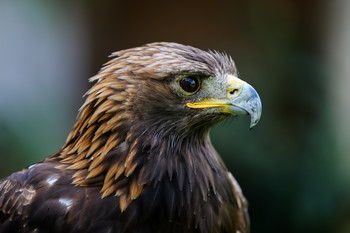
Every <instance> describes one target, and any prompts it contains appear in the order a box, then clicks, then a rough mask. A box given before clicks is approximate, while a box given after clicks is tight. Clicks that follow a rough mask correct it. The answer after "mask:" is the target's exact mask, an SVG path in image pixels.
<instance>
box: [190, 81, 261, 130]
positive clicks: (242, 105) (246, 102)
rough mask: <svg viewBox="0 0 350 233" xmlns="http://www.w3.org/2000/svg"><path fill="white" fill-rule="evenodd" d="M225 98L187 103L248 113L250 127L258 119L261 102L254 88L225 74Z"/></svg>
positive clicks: (199, 106) (237, 113) (234, 113)
mask: <svg viewBox="0 0 350 233" xmlns="http://www.w3.org/2000/svg"><path fill="white" fill-rule="evenodd" d="M226 83H227V88H226V92H227V93H226V98H225V99H217V98H206V99H204V100H203V101H200V102H195V103H187V104H186V105H187V107H189V108H213V107H216V108H217V109H218V110H217V111H218V112H225V113H230V114H232V115H249V116H250V129H251V128H253V127H254V126H255V125H256V124H257V123H258V122H259V120H260V117H261V112H262V104H261V100H260V97H259V95H258V93H257V92H256V91H255V89H254V88H253V87H252V86H251V85H249V84H248V83H246V82H244V81H243V80H241V79H239V78H237V77H234V76H232V75H228V76H227V80H226Z"/></svg>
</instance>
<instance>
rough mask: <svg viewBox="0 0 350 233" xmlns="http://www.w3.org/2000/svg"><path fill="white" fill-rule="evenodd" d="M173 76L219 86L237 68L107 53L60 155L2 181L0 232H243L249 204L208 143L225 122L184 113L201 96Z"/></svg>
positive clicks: (186, 52) (158, 50) (154, 51)
mask: <svg viewBox="0 0 350 233" xmlns="http://www.w3.org/2000/svg"><path fill="white" fill-rule="evenodd" d="M179 73H195V74H199V75H200V76H201V77H202V76H203V78H206V79H207V80H212V81H211V82H214V83H219V84H217V85H221V84H220V83H223V82H224V80H223V79H224V78H223V77H225V75H227V74H232V75H236V68H235V65H234V63H233V61H232V59H231V58H230V57H228V56H227V55H223V54H220V53H217V52H211V51H209V52H204V51H202V50H199V49H196V48H193V47H190V46H184V45H180V44H176V43H153V44H147V45H145V46H142V47H138V48H133V49H128V50H122V51H119V52H116V53H113V54H112V59H111V60H110V61H109V62H108V63H107V64H106V65H105V66H104V67H103V68H102V69H101V71H100V73H99V74H97V75H96V76H94V77H92V78H91V79H90V81H91V82H96V83H95V84H94V86H93V87H92V88H91V89H90V90H89V91H88V92H87V94H86V95H87V98H86V101H85V103H84V104H83V105H82V107H81V108H80V110H79V114H78V118H77V122H76V124H75V125H74V127H73V129H72V131H71V133H70V134H69V135H68V138H67V141H66V143H65V145H64V146H63V147H62V149H61V150H59V151H58V152H57V153H55V154H54V155H52V156H50V157H48V158H46V159H44V160H43V161H41V162H39V163H37V164H35V165H33V166H31V167H29V168H27V169H24V170H23V171H20V172H17V173H14V174H12V175H11V176H9V177H7V178H5V179H3V180H1V181H0V232H38V233H39V232H40V233H41V232H117V233H129V232H130V233H150V232H152V233H153V232H169V233H173V232H174V233H175V232H176V233H179V232H183V233H186V232H187V233H189V232H197V233H209V232H211V233H228V232H241V233H243V232H249V218H248V213H247V202H246V200H245V198H244V196H243V195H242V192H241V190H240V188H239V186H238V184H237V182H236V181H235V180H234V178H233V176H232V175H231V174H230V173H229V172H228V171H227V169H226V167H225V165H224V163H223V162H222V160H221V158H220V157H219V155H218V154H217V153H216V151H215V149H214V148H213V146H212V144H211V142H210V139H209V129H210V127H211V126H213V125H214V124H216V123H217V122H219V121H222V120H224V119H226V118H227V117H229V115H227V114H226V115H225V114H217V113H216V112H215V111H212V110H210V109H208V110H206V111H195V110H193V109H189V108H186V105H185V104H186V101H194V100H200V99H203V98H204V97H203V96H201V94H198V95H197V94H196V95H185V94H184V93H183V92H181V91H179V89H177V88H178V86H177V81H176V77H177V76H176V75H177V74H179ZM204 88H205V86H203V89H204ZM218 92H219V90H218ZM203 93H204V94H205V95H208V94H215V95H220V93H210V90H209V89H208V90H203ZM204 94H203V95H204Z"/></svg>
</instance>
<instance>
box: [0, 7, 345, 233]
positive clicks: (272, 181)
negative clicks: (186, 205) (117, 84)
mask: <svg viewBox="0 0 350 233" xmlns="http://www.w3.org/2000/svg"><path fill="white" fill-rule="evenodd" d="M349 9H350V1H346V0H334V1H322V0H318V1H317V0H309V1H303V0H260V1H258V0H256V1H243V0H241V1H238V0H216V1H209V0H202V1H188V0H186V1H185V0H179V1H160V0H157V1H127V0H120V1H44V0H41V1H40V0H30V1H17V0H11V1H10V0H9V1H7V0H0V177H5V176H7V175H9V174H10V173H12V172H14V171H17V170H20V169H22V168H23V167H26V166H28V165H30V164H32V163H35V162H36V161H38V160H41V159H42V158H44V157H46V156H48V155H50V154H53V153H54V152H56V151H57V150H58V149H59V148H60V147H61V146H62V145H63V143H64V141H65V138H66V136H67V135H68V133H69V131H70V129H71V128H72V126H73V124H74V122H75V117H76V115H77V110H78V108H79V106H80V105H81V104H82V103H83V101H84V99H83V98H82V95H83V94H84V93H85V92H86V91H87V90H88V88H89V86H90V85H91V84H89V83H88V81H87V79H88V78H89V77H91V76H93V75H94V74H96V73H97V72H98V70H99V69H100V67H101V65H102V64H103V63H104V62H106V61H107V60H108V58H107V56H108V55H109V54H110V53H111V52H113V51H117V50H120V49H125V48H129V47H134V46H139V45H142V44H145V43H148V42H154V41H175V42H179V43H183V44H188V45H192V46H195V47H199V48H201V49H204V50H207V49H215V50H218V51H226V52H227V53H229V54H231V56H232V57H233V58H234V60H235V62H236V64H237V66H238V69H239V71H240V76H241V78H242V79H244V80H246V81H247V82H249V83H250V84H252V85H253V86H254V87H255V88H256V90H257V91H258V92H259V94H260V97H261V99H262V102H263V115H262V119H261V122H260V123H259V124H258V126H257V127H256V128H254V129H253V130H252V131H249V130H248V125H249V120H248V118H234V119H232V120H229V121H226V122H224V123H223V124H221V125H219V126H217V127H215V128H214V129H213V130H212V141H213V143H214V145H215V147H216V148H217V150H218V151H219V153H220V154H221V155H222V157H223V158H224V160H225V162H226V164H227V166H228V167H229V169H230V170H231V171H232V173H233V174H234V176H235V177H236V179H237V180H238V181H239V183H240V185H241V187H242V189H243V191H244V194H245V195H246V197H247V199H248V200H249V203H250V215H251V224H252V232H253V233H260V232H261V233H264V232H269V233H271V232H278V233H281V232H284V233H288V232H302V233H303V232H305V233H306V232H308V233H313V232H315V233H316V232H317V233H323V232H337V233H349V232H350V195H349V194H350V159H349V156H348V155H349V153H348V151H349V150H350V140H349V138H350V135H349V134H350V124H349V123H348V119H350V98H349V94H348V93H349V90H348V89H349V87H350V77H349V74H350V16H349V15H350V14H349Z"/></svg>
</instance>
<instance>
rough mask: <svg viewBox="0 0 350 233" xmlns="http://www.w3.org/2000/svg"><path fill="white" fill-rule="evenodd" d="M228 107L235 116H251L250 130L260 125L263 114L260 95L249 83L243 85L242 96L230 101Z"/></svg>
mask: <svg viewBox="0 0 350 233" xmlns="http://www.w3.org/2000/svg"><path fill="white" fill-rule="evenodd" d="M228 106H229V108H230V110H231V112H232V114H235V115H248V114H249V116H250V128H253V127H254V126H255V125H256V124H258V122H259V120H260V117H261V112H262V104H261V100H260V97H259V95H258V93H257V92H256V91H255V89H254V88H253V87H252V86H250V85H249V84H248V83H246V82H245V83H244V84H243V85H242V91H241V92H240V94H239V95H238V96H237V97H236V98H233V99H232V100H230V101H228Z"/></svg>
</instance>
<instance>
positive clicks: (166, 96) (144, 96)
mask: <svg viewBox="0 0 350 233" xmlns="http://www.w3.org/2000/svg"><path fill="white" fill-rule="evenodd" d="M113 56H115V58H114V59H113V60H112V61H111V62H109V65H108V66H107V68H105V69H104V70H102V73H106V71H108V69H110V73H112V74H114V75H115V78H114V81H113V82H114V85H115V86H117V85H122V86H123V88H125V89H123V88H120V90H121V91H118V89H115V91H114V92H113V94H112V96H111V97H110V98H111V99H115V100H121V101H123V102H122V105H124V106H127V108H126V109H129V111H128V110H126V111H128V112H132V113H133V114H132V116H130V119H132V121H133V122H138V123H139V124H140V125H139V126H137V127H140V128H142V125H148V126H149V125H154V126H157V127H155V128H154V129H155V130H156V131H157V132H156V133H162V134H166V133H171V132H176V133H177V134H179V133H180V134H187V133H191V132H193V130H196V129H200V130H203V129H204V130H205V131H206V130H207V129H209V128H210V127H211V126H212V125H213V124H215V123H217V122H219V121H222V120H224V119H226V118H227V117H229V116H232V115H248V114H249V115H250V117H251V125H250V126H251V127H253V126H255V125H256V124H257V122H258V121H259V118H260V115H261V101H260V98H259V96H258V94H257V92H256V91H255V90H254V89H253V88H252V87H251V86H250V85H249V84H247V83H246V82H244V81H242V80H240V79H239V78H238V77H237V76H238V75H237V70H236V67H235V64H234V62H233V60H232V59H231V58H230V57H229V56H227V55H223V54H220V53H217V52H204V51H202V50H199V49H196V48H193V47H190V46H184V45H179V44H175V43H158V44H152V46H148V45H146V46H144V47H138V48H134V49H129V50H124V51H120V52H117V53H115V54H113ZM120 61H123V62H120ZM110 73H109V74H110ZM109 77H111V76H109ZM95 79H96V78H95ZM99 80H100V81H101V82H106V81H107V82H111V81H110V80H109V79H103V78H101V79H99ZM130 80H131V81H130ZM97 85H99V83H97ZM112 86H113V85H112ZM113 96H114V97H113ZM130 115H131V114H130Z"/></svg>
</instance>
